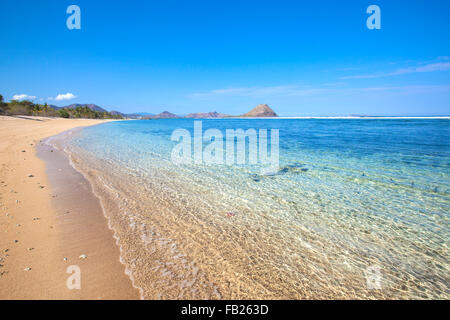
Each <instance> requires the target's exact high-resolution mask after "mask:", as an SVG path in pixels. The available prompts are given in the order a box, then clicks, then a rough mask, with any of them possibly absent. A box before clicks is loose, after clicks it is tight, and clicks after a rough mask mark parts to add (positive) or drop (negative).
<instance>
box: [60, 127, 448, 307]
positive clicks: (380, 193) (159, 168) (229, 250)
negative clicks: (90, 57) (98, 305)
mask: <svg viewBox="0 0 450 320" xmlns="http://www.w3.org/2000/svg"><path fill="white" fill-rule="evenodd" d="M202 125H203V130H206V129H209V128H213V129H218V130H220V131H221V132H223V134H224V135H225V130H226V129H237V128H242V129H244V130H246V129H249V128H255V129H257V130H258V129H279V160H280V165H279V171H278V172H277V173H276V174H271V175H261V174H260V173H261V170H260V167H259V166H258V165H249V164H244V165H226V164H214V165H204V164H189V165H177V164H174V163H173V162H172V161H171V152H172V149H173V147H174V146H175V145H176V144H177V142H174V141H171V140H170V137H171V134H172V132H173V130H175V129H177V128H184V129H187V130H189V131H191V132H192V131H193V127H194V122H193V120H192V119H170V120H169V119H168V120H142V121H119V122H111V123H106V124H102V125H98V126H94V127H89V128H85V129H83V130H81V131H79V132H74V133H73V134H71V135H69V138H68V139H66V141H65V146H64V147H65V151H66V152H68V154H69V155H70V157H71V159H72V162H73V164H74V166H75V167H76V168H77V169H78V170H80V171H81V172H83V173H84V175H85V176H86V177H87V178H88V179H89V180H90V182H91V183H92V185H93V189H94V191H95V193H96V194H97V195H98V196H99V198H100V199H101V202H102V205H103V207H104V211H105V215H106V216H107V217H108V219H109V223H110V227H111V228H112V229H113V230H114V232H115V234H116V237H117V239H118V243H119V245H120V247H121V258H122V261H123V263H124V264H125V265H126V267H127V270H128V272H129V274H130V275H131V277H132V278H133V281H134V284H135V285H136V286H138V287H139V288H141V292H142V295H143V297H145V298H163V299H164V298H188V299H189V298H247V299H252V298H262V299H264V298H274V299H277V298H287V299H300V298H446V299H448V298H449V297H450V289H449V261H448V260H449V254H448V245H449V241H448V239H449V211H450V210H449V209H450V121H449V120H445V119H444V120H439V119H370V120H369V119H368V120H364V119H320V120H319V119H317V120H316V119H210V120H206V119H203V120H202ZM206 145H207V143H205V145H204V146H206Z"/></svg>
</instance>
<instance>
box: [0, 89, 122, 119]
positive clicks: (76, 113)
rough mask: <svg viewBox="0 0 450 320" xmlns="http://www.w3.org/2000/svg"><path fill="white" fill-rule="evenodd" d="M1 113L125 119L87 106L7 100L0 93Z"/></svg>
mask: <svg viewBox="0 0 450 320" xmlns="http://www.w3.org/2000/svg"><path fill="white" fill-rule="evenodd" d="M0 114H2V115H8V116H19V115H21V116H41V117H59V118H86V119H123V117H122V115H120V114H111V113H109V112H101V111H96V110H92V109H90V108H89V107H86V106H77V107H75V108H62V109H55V108H53V107H52V106H49V105H48V104H47V103H44V104H38V103H34V102H32V101H29V100H21V101H18V100H11V101H10V102H5V101H4V99H3V96H2V95H1V94H0Z"/></svg>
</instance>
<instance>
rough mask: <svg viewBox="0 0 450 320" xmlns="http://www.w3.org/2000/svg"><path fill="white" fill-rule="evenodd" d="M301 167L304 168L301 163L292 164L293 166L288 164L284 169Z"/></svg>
mask: <svg viewBox="0 0 450 320" xmlns="http://www.w3.org/2000/svg"><path fill="white" fill-rule="evenodd" d="M303 166H304V164H302V163H293V164H288V165H287V166H286V167H288V168H301V167H303Z"/></svg>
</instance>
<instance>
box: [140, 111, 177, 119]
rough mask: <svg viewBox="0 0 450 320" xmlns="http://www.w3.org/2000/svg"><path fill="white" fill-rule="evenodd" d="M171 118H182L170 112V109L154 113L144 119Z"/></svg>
mask: <svg viewBox="0 0 450 320" xmlns="http://www.w3.org/2000/svg"><path fill="white" fill-rule="evenodd" d="M171 118H180V117H179V116H177V115H176V114H173V113H170V112H169V111H163V112H161V113H160V114H157V115H153V116H147V117H144V118H143V119H171Z"/></svg>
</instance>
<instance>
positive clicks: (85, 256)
mask: <svg viewBox="0 0 450 320" xmlns="http://www.w3.org/2000/svg"><path fill="white" fill-rule="evenodd" d="M79 258H80V259H86V258H87V255H85V254H82V255H81V256H80V257H79Z"/></svg>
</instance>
